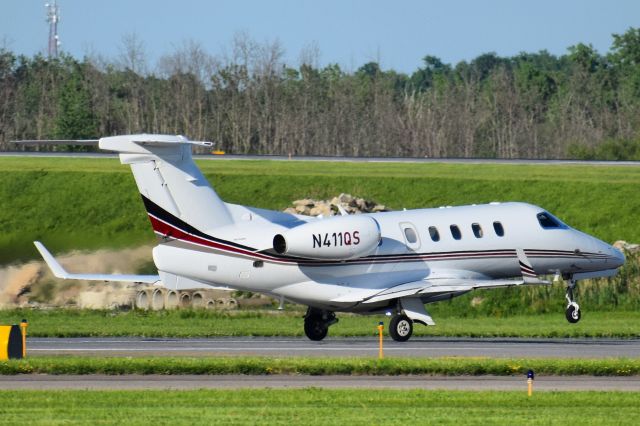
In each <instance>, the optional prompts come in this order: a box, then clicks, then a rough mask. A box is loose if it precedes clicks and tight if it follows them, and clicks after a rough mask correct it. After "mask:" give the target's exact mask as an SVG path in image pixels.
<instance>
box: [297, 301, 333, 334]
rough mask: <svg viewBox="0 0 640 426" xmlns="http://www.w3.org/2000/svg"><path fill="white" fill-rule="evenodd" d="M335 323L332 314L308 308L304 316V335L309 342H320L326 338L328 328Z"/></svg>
mask: <svg viewBox="0 0 640 426" xmlns="http://www.w3.org/2000/svg"><path fill="white" fill-rule="evenodd" d="M337 322H338V318H336V314H334V313H333V312H330V311H324V310H322V309H316V308H312V307H309V309H307V313H306V315H305V316H304V334H306V335H307V337H308V338H309V340H314V341H320V340H322V339H324V338H325V337H327V333H328V332H329V326H330V325H332V324H335V323H337Z"/></svg>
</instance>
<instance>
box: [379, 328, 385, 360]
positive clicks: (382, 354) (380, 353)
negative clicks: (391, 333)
mask: <svg viewBox="0 0 640 426" xmlns="http://www.w3.org/2000/svg"><path fill="white" fill-rule="evenodd" d="M382 330H384V322H382V321H380V322H379V323H378V334H379V336H380V350H379V352H378V359H382V358H384V353H383V351H382V336H383V334H382Z"/></svg>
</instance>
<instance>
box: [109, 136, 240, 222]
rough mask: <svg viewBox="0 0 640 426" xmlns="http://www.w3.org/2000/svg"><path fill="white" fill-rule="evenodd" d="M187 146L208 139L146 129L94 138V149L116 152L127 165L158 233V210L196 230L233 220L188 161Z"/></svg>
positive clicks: (208, 143) (203, 178)
mask: <svg viewBox="0 0 640 426" xmlns="http://www.w3.org/2000/svg"><path fill="white" fill-rule="evenodd" d="M192 145H204V146H211V145H212V144H211V142H195V141H190V140H188V139H187V138H185V137H184V136H173V135H146V134H141V135H126V136H112V137H106V138H102V139H100V141H99V147H100V149H103V150H108V151H115V152H117V153H119V155H120V162H121V163H122V164H129V165H130V166H131V170H132V172H133V176H134V178H135V181H136V184H137V186H138V190H139V191H140V195H141V196H142V199H143V201H144V204H145V208H146V209H147V212H148V213H149V217H150V219H151V223H152V225H153V226H154V230H155V231H156V232H157V233H160V234H161V233H163V232H162V227H163V225H162V219H163V218H162V217H159V216H160V214H159V212H167V213H169V214H171V215H172V216H174V217H175V218H177V219H179V220H180V221H182V222H183V223H185V224H187V225H189V226H190V227H193V228H195V229H197V230H199V231H202V232H206V231H209V230H212V229H215V228H218V227H222V226H227V225H230V224H232V223H233V219H232V216H231V214H230V213H229V210H228V209H227V206H226V205H225V203H224V202H223V201H222V200H221V199H220V197H218V194H216V192H215V191H214V190H213V188H211V186H210V185H209V183H208V182H207V180H206V179H205V177H204V176H203V175H202V173H201V172H200V170H199V169H198V167H197V166H196V165H195V163H194V162H193V158H192V156H191V146H192ZM165 214H166V213H165Z"/></svg>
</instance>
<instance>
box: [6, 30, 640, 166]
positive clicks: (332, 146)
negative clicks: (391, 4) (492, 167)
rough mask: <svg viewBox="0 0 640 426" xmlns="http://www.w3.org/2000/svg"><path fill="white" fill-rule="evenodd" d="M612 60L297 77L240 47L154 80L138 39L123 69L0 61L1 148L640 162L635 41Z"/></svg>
mask: <svg viewBox="0 0 640 426" xmlns="http://www.w3.org/2000/svg"><path fill="white" fill-rule="evenodd" d="M612 38H613V40H612V44H611V48H610V50H609V52H607V53H606V54H600V53H598V52H597V51H596V50H595V49H594V48H593V47H592V46H590V45H585V44H578V45H575V46H572V47H569V48H568V50H567V53H566V54H564V55H561V56H556V55H552V54H550V53H548V52H547V51H540V52H538V53H521V54H518V55H515V56H512V57H500V56H498V55H496V54H495V53H487V54H482V55H480V56H478V57H476V58H475V59H473V60H471V61H468V62H467V61H461V62H459V63H457V64H455V65H452V64H446V63H443V62H442V61H441V60H440V59H439V58H437V57H434V56H426V57H424V59H423V64H422V66H421V67H420V68H418V69H417V70H415V71H414V72H413V73H410V74H405V73H399V72H396V71H394V70H383V69H382V68H381V67H380V65H379V64H378V63H377V62H369V63H366V64H364V65H362V66H361V67H359V68H358V69H357V70H355V71H346V70H344V69H342V68H341V67H340V66H338V65H337V64H330V65H326V66H319V65H318V63H319V59H318V58H319V52H318V49H317V48H314V47H313V46H311V47H310V48H307V49H305V50H304V51H303V52H302V53H301V55H300V61H299V65H298V66H295V67H293V66H290V65H287V64H286V63H285V62H284V59H283V58H284V50H283V48H282V46H281V45H280V44H279V43H278V42H265V43H257V42H255V41H253V40H251V39H250V38H249V37H247V36H243V35H239V36H236V37H235V38H234V40H233V42H232V43H231V46H230V48H229V49H228V51H227V53H225V54H219V55H212V54H210V53H207V52H206V51H205V49H204V48H203V47H202V45H201V44H199V43H195V42H186V43H183V44H182V45H181V46H179V47H178V48H176V49H175V50H174V51H173V52H171V53H168V54H166V55H165V56H163V57H161V58H160V59H159V60H158V62H157V64H156V65H155V67H154V68H153V70H150V69H149V66H148V65H147V61H146V57H145V53H144V46H143V45H142V44H141V43H140V41H139V40H138V39H137V38H136V37H135V36H127V37H125V39H124V40H123V46H122V51H121V55H120V56H119V57H118V58H115V59H105V58H102V57H99V56H93V57H91V56H87V57H85V58H83V59H82V60H79V59H76V58H74V57H72V56H69V55H65V54H63V55H61V56H60V57H58V58H54V59H47V58H45V57H43V56H41V55H35V56H33V57H26V56H24V55H16V54H15V53H13V52H11V51H10V50H8V49H6V48H3V49H0V144H1V146H0V147H1V148H2V149H9V148H10V147H9V144H8V142H9V141H11V140H20V139H46V138H63V139H76V138H80V139H81V138H96V137H100V136H106V135H115V134H130V133H141V132H146V133H168V134H183V135H187V136H188V137H189V138H191V139H194V140H210V141H214V142H215V143H216V148H217V149H221V150H224V151H226V152H228V153H238V154H249V153H256V154H281V155H288V154H291V155H346V156H400V157H405V156H410V157H496V158H581V159H613V160H615V159H636V160H640V127H639V125H640V29H637V28H630V29H628V30H627V31H626V32H625V33H623V34H614V35H613V36H612Z"/></svg>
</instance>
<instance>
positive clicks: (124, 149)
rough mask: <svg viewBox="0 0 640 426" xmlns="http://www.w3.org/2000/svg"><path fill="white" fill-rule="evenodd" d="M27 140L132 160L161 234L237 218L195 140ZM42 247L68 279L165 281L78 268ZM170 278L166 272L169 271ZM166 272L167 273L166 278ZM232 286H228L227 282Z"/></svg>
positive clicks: (197, 230)
mask: <svg viewBox="0 0 640 426" xmlns="http://www.w3.org/2000/svg"><path fill="white" fill-rule="evenodd" d="M18 143H21V144H26V145H96V144H97V145H98V146H99V147H100V149H103V150H107V151H113V152H117V153H118V154H119V156H120V162H121V163H122V164H129V165H130V166H131V170H132V171H133V176H134V178H135V181H136V184H137V186H138V191H140V195H141V196H142V200H143V202H144V205H145V208H146V209H147V213H148V214H149V219H150V220H151V224H152V226H153V228H154V231H155V232H156V234H157V235H158V236H159V237H165V236H167V235H170V234H171V233H172V232H173V229H175V226H176V225H178V226H179V228H180V229H181V230H186V231H187V232H190V233H194V234H198V233H203V232H211V231H212V230H214V229H216V228H220V227H224V226H228V225H231V224H232V223H233V219H232V216H231V214H230V212H229V210H228V208H227V206H226V204H225V203H224V202H223V201H222V200H221V199H220V197H218V194H216V192H215V191H214V190H213V188H211V186H210V185H209V183H208V182H207V180H206V179H205V177H204V176H203V175H202V173H201V172H200V170H199V169H198V167H197V166H196V165H195V163H194V162H193V158H192V156H191V147H192V145H200V146H211V145H212V143H211V142H199V141H190V140H189V139H187V138H185V137H184V136H174V135H148V134H139V135H124V136H111V137H105V138H101V139H99V140H48V141H35V140H34V141H19V142H18ZM35 245H36V248H37V249H38V251H39V252H40V254H41V255H42V257H43V258H44V260H45V261H46V262H47V264H48V265H49V267H50V268H51V270H52V271H53V273H54V275H55V276H57V277H59V278H64V279H80V280H95V281H126V282H137V283H159V282H160V279H161V277H160V276H159V275H105V274H85V273H82V274H76V273H71V272H68V271H66V270H65V269H64V268H63V267H62V266H61V265H60V264H59V263H58V262H57V261H56V260H55V258H54V257H53V255H52V254H51V253H49V251H48V250H47V249H46V248H45V246H44V245H43V244H42V243H40V242H37V241H36V242H35ZM164 278H166V277H164ZM164 278H162V279H163V280H164ZM225 289H226V288H225Z"/></svg>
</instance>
